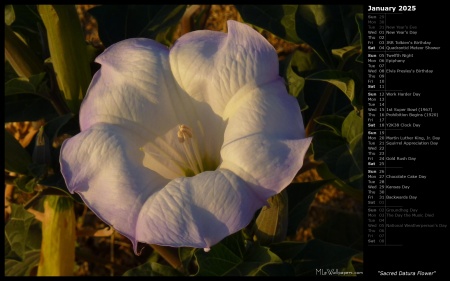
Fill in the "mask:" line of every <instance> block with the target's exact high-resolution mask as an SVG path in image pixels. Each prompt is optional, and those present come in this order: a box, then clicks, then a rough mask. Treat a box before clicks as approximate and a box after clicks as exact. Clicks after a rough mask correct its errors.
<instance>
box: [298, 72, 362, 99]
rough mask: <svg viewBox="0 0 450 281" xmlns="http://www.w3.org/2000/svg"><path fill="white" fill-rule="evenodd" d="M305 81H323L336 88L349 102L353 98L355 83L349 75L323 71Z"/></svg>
mask: <svg viewBox="0 0 450 281" xmlns="http://www.w3.org/2000/svg"><path fill="white" fill-rule="evenodd" d="M306 79H307V80H316V81H324V82H327V83H330V84H332V85H334V86H336V87H337V88H338V89H339V90H341V91H342V92H343V93H344V94H345V95H346V96H347V97H348V99H349V100H350V101H353V99H354V98H355V81H354V80H353V78H352V77H351V75H350V74H349V73H345V72H342V71H335V70H324V71H320V72H317V73H314V74H313V75H310V76H308V77H307V78H306Z"/></svg>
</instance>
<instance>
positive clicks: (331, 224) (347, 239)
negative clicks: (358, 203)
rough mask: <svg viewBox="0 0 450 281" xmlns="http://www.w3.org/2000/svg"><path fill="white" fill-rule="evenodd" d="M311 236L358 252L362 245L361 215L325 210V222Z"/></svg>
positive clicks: (362, 227)
mask: <svg viewBox="0 0 450 281" xmlns="http://www.w3.org/2000/svg"><path fill="white" fill-rule="evenodd" d="M312 231H313V236H314V237H315V238H317V239H320V240H322V241H325V242H329V243H333V244H338V245H342V246H346V247H350V248H353V249H356V250H359V251H362V250H363V245H364V241H363V238H364V218H363V214H362V213H350V212H348V211H347V210H342V209H331V210H327V220H326V221H325V222H324V223H322V224H320V225H319V226H318V227H315V228H314V229H313V230H312Z"/></svg>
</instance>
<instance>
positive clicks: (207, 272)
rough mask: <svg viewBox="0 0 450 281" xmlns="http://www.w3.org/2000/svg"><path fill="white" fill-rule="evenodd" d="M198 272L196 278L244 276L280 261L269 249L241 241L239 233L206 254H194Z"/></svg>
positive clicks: (199, 251) (200, 252) (199, 252)
mask: <svg viewBox="0 0 450 281" xmlns="http://www.w3.org/2000/svg"><path fill="white" fill-rule="evenodd" d="M195 256H196V258H197V263H198V267H199V270H198V272H197V274H196V276H226V275H228V276H246V275H250V274H255V269H256V268H258V267H260V266H262V265H265V264H272V263H282V260H281V259H280V258H279V257H278V256H277V255H275V254H274V253H272V252H271V251H270V250H269V248H267V247H263V246H260V245H258V244H256V243H253V242H251V241H245V240H244V239H243V235H242V232H241V231H239V232H237V233H235V234H233V235H230V236H228V237H226V238H225V239H224V240H222V241H221V242H220V243H218V244H216V245H215V246H213V247H211V250H210V251H209V252H208V253H206V252H204V251H202V250H198V251H196V252H195Z"/></svg>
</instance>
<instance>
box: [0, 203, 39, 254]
mask: <svg viewBox="0 0 450 281" xmlns="http://www.w3.org/2000/svg"><path fill="white" fill-rule="evenodd" d="M33 220H34V215H32V214H31V213H29V212H27V210H25V209H24V208H23V206H21V205H17V204H11V216H10V219H9V221H8V222H7V223H6V225H5V239H6V241H7V243H8V244H9V246H10V247H11V251H12V252H14V254H11V253H10V256H17V257H18V258H19V261H22V260H23V259H24V255H25V250H26V244H27V238H28V237H27V236H28V230H29V228H30V225H31V223H32V222H33ZM5 243H6V242H5Z"/></svg>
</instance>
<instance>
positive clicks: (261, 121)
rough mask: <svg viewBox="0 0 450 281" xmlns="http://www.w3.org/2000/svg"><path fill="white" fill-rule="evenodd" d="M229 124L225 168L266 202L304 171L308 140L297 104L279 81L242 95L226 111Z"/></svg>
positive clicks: (243, 91) (223, 150) (224, 148)
mask: <svg viewBox="0 0 450 281" xmlns="http://www.w3.org/2000/svg"><path fill="white" fill-rule="evenodd" d="M224 118H228V126H227V128H226V130H225V137H224V144H223V146H222V150H221V156H222V159H223V163H222V164H221V166H220V167H221V168H224V169H229V170H231V171H233V172H235V173H236V174H237V175H239V176H240V177H242V178H243V179H245V181H247V182H249V183H251V186H252V187H253V188H254V189H255V193H257V194H260V195H261V196H262V197H265V198H266V199H267V198H269V197H270V196H272V195H274V194H276V193H278V192H280V191H281V190H282V189H284V188H285V187H286V186H287V185H288V184H289V183H290V182H291V181H292V179H293V178H294V177H295V175H296V173H297V172H298V170H299V169H300V168H301V166H302V165H303V158H304V156H305V153H306V151H307V150H308V148H309V145H310V142H311V138H306V139H305V130H304V125H303V118H302V116H301V111H300V108H299V106H298V102H297V100H296V99H295V98H294V97H292V96H290V95H289V94H288V93H287V92H286V88H285V86H284V84H283V83H282V82H281V81H275V82H273V83H270V84H266V85H264V87H259V88H253V89H251V88H248V87H245V88H243V89H242V93H241V92H240V93H238V94H236V95H235V96H234V97H233V98H232V99H231V100H230V102H229V103H228V105H227V107H226V108H225V111H224Z"/></svg>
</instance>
